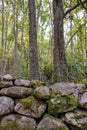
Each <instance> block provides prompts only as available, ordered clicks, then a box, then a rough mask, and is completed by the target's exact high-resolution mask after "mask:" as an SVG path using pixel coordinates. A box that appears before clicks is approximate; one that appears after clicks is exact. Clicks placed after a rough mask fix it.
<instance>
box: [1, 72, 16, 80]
mask: <svg viewBox="0 0 87 130" xmlns="http://www.w3.org/2000/svg"><path fill="white" fill-rule="evenodd" d="M3 80H7V81H10V80H14V78H13V76H11V75H10V74H6V75H4V76H3Z"/></svg>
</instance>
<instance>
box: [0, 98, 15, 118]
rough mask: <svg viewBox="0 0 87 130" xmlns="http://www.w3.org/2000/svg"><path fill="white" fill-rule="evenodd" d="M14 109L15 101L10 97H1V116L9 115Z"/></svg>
mask: <svg viewBox="0 0 87 130" xmlns="http://www.w3.org/2000/svg"><path fill="white" fill-rule="evenodd" d="M13 109H14V101H13V99H11V98H10V97H6V96H1V97H0V116H3V115H6V114H9V113H11V112H12V111H13Z"/></svg>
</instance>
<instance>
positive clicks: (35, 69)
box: [28, 0, 39, 80]
mask: <svg viewBox="0 0 87 130" xmlns="http://www.w3.org/2000/svg"><path fill="white" fill-rule="evenodd" d="M28 6H29V59H30V80H36V79H39V64H38V47H37V31H36V30H37V28H36V8H35V0H29V1H28Z"/></svg>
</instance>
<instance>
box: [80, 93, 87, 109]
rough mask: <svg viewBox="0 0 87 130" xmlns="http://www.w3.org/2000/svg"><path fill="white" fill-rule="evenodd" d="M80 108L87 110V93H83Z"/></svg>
mask: <svg viewBox="0 0 87 130" xmlns="http://www.w3.org/2000/svg"><path fill="white" fill-rule="evenodd" d="M80 106H81V107H82V108H85V109H87V92H85V93H83V95H82V96H81V99H80Z"/></svg>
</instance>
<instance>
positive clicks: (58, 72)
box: [53, 0, 67, 82]
mask: <svg viewBox="0 0 87 130" xmlns="http://www.w3.org/2000/svg"><path fill="white" fill-rule="evenodd" d="M53 15H54V81H55V82H58V81H66V80H67V63H66V57H65V49H64V30H63V15H64V11H63V2H62V0H53Z"/></svg>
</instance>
